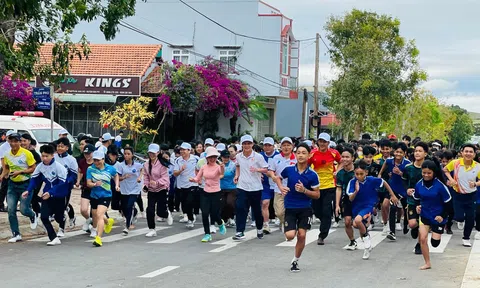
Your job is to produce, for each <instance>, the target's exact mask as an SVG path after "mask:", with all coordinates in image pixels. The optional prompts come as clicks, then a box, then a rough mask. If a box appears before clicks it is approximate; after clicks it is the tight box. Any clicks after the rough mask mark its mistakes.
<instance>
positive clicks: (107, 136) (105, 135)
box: [102, 133, 112, 142]
mask: <svg viewBox="0 0 480 288" xmlns="http://www.w3.org/2000/svg"><path fill="white" fill-rule="evenodd" d="M102 138H103V142H105V141H108V140H112V135H111V134H110V133H105V134H103V135H102Z"/></svg>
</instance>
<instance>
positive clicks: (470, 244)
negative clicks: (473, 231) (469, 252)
mask: <svg viewBox="0 0 480 288" xmlns="http://www.w3.org/2000/svg"><path fill="white" fill-rule="evenodd" d="M462 242H463V247H472V243H471V242H470V240H466V239H462Z"/></svg>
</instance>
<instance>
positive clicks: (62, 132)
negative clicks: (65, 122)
mask: <svg viewBox="0 0 480 288" xmlns="http://www.w3.org/2000/svg"><path fill="white" fill-rule="evenodd" d="M64 134H68V131H67V129H62V130H60V132H58V135H64Z"/></svg>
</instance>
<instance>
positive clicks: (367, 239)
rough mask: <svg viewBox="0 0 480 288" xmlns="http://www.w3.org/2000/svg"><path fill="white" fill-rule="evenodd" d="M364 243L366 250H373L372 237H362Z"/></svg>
mask: <svg viewBox="0 0 480 288" xmlns="http://www.w3.org/2000/svg"><path fill="white" fill-rule="evenodd" d="M362 241H363V243H364V245H365V250H367V249H370V248H372V242H371V241H370V235H368V234H367V235H365V236H364V237H362Z"/></svg>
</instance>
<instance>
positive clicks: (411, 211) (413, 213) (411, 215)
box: [407, 204, 419, 220]
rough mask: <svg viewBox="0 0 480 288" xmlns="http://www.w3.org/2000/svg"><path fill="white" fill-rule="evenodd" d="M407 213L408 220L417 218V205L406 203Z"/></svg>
mask: <svg viewBox="0 0 480 288" xmlns="http://www.w3.org/2000/svg"><path fill="white" fill-rule="evenodd" d="M407 215H408V220H413V219H417V220H418V218H419V215H418V213H417V206H415V205H413V204H407Z"/></svg>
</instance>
